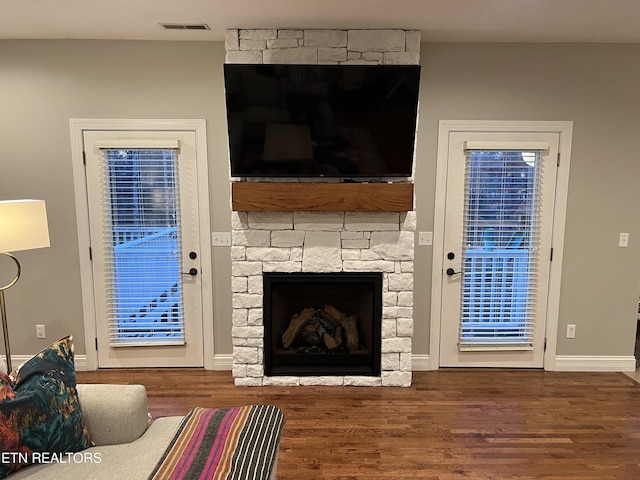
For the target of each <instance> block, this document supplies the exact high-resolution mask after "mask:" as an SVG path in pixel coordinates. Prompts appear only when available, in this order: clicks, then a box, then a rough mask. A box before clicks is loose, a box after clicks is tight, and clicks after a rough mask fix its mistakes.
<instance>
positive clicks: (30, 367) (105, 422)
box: [0, 335, 284, 480]
mask: <svg viewBox="0 0 640 480" xmlns="http://www.w3.org/2000/svg"><path fill="white" fill-rule="evenodd" d="M283 426H284V416H283V414H282V412H281V411H280V410H279V409H278V408H277V407H275V406H273V405H245V406H239V407H232V408H205V407H195V408H192V409H191V410H190V411H189V412H187V413H186V415H184V416H175V417H164V418H157V419H151V418H150V417H149V411H148V408H147V392H146V389H145V387H144V386H142V385H111V384H79V385H78V384H77V382H76V372H75V366H74V354H73V337H72V336H71V335H69V336H67V337H65V338H62V339H60V340H58V341H57V342H55V343H54V344H52V345H50V346H49V347H47V348H45V349H43V350H42V351H41V352H39V353H38V354H36V355H34V356H33V357H32V358H30V359H29V360H27V361H26V362H24V363H23V364H22V365H20V366H19V367H17V368H16V369H15V370H13V371H12V372H11V373H10V374H9V375H7V374H6V373H5V372H2V371H0V478H10V479H11V480H19V479H25V478H37V479H41V478H81V479H83V480H87V479H97V480H98V479H99V480H103V479H114V480H121V479H127V480H129V479H153V480H164V479H168V478H174V479H182V480H190V479H196V478H198V479H207V478H214V476H215V478H224V479H226V480H234V479H235V480H244V479H246V478H252V479H254V480H270V479H273V478H275V470H276V463H277V456H278V449H279V446H280V437H281V435H282V429H283Z"/></svg>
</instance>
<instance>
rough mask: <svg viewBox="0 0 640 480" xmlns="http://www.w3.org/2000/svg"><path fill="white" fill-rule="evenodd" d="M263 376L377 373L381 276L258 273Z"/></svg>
mask: <svg viewBox="0 0 640 480" xmlns="http://www.w3.org/2000/svg"><path fill="white" fill-rule="evenodd" d="M263 281H264V300H263V315H264V318H263V319H264V330H265V342H264V362H265V374H266V375H267V376H279V375H300V376H305V375H314V376H324V375H367V376H378V375H380V359H381V357H380V346H381V325H382V274H381V273H377V272H375V273H369V272H353V273H351V272H339V273H281V272H274V273H264V275H263Z"/></svg>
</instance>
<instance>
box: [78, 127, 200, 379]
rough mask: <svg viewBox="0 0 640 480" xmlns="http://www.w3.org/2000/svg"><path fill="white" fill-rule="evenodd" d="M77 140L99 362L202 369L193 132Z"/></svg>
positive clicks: (95, 135)
mask: <svg viewBox="0 0 640 480" xmlns="http://www.w3.org/2000/svg"><path fill="white" fill-rule="evenodd" d="M83 143H84V152H85V158H86V177H87V196H88V209H89V228H90V239H91V252H92V270H93V281H94V288H93V289H94V301H95V312H96V319H97V320H96V332H97V352H98V366H99V367H135V366H144V367H198V366H203V357H204V355H203V320H202V276H201V264H200V259H201V255H200V251H199V250H200V245H201V239H200V234H199V231H200V229H199V224H198V219H199V212H198V181H197V162H196V139H195V133H194V132H185V131H161V132H160V131H159V132H148V131H84V132H83Z"/></svg>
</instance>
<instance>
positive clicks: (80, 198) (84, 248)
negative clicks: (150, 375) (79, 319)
mask: <svg viewBox="0 0 640 480" xmlns="http://www.w3.org/2000/svg"><path fill="white" fill-rule="evenodd" d="M69 127H70V133H71V160H72V165H73V183H74V190H75V203H76V218H77V222H78V224H77V228H78V252H79V258H80V279H81V282H80V283H81V291H82V308H83V312H84V337H85V345H86V350H87V353H86V369H87V370H96V369H97V368H98V352H97V350H96V347H95V338H96V336H97V332H96V323H95V318H96V314H95V306H94V296H93V295H94V293H93V288H92V286H93V272H92V269H91V262H90V261H89V253H88V252H89V246H90V244H91V242H90V236H89V208H88V205H87V186H86V182H85V171H84V166H83V154H82V153H83V132H84V131H85V130H105V131H113V130H146V131H167V130H173V131H189V132H194V133H195V136H196V154H197V170H198V180H199V183H198V205H199V210H200V259H201V266H202V277H201V279H202V318H203V339H202V340H203V343H204V348H203V351H204V368H205V369H207V370H212V369H213V367H214V347H213V322H211V321H204V319H211V318H213V260H212V256H211V243H210V242H211V241H210V236H211V233H210V232H211V225H210V223H211V222H210V217H209V180H208V179H209V174H208V156H207V155H208V152H207V125H206V120H204V119H82V118H72V119H70V120H69Z"/></svg>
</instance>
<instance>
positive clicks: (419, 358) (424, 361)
mask: <svg viewBox="0 0 640 480" xmlns="http://www.w3.org/2000/svg"><path fill="white" fill-rule="evenodd" d="M411 362H412V367H411V370H413V371H414V372H424V371H427V370H434V369H433V368H432V365H431V360H430V358H429V354H428V353H427V354H426V355H425V354H414V355H411ZM436 369H437V368H436Z"/></svg>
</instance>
